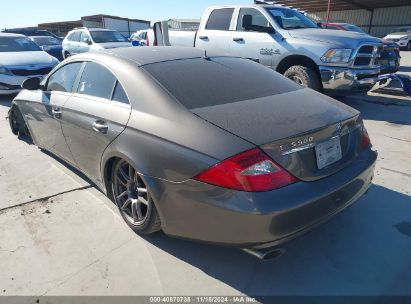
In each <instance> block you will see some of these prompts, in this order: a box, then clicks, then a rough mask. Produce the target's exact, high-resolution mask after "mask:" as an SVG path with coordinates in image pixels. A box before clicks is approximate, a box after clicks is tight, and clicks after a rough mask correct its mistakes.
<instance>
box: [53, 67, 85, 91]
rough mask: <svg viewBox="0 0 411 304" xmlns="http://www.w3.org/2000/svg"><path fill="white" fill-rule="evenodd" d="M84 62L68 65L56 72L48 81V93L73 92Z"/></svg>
mask: <svg viewBox="0 0 411 304" xmlns="http://www.w3.org/2000/svg"><path fill="white" fill-rule="evenodd" d="M82 65H83V63H82V62H75V63H70V64H67V65H65V66H63V67H61V68H60V69H58V70H57V71H56V72H54V73H53V74H52V75H51V76H50V77H49V79H48V81H47V91H57V92H72V90H73V85H74V82H75V81H76V78H77V76H78V73H79V72H80V69H81V66H82Z"/></svg>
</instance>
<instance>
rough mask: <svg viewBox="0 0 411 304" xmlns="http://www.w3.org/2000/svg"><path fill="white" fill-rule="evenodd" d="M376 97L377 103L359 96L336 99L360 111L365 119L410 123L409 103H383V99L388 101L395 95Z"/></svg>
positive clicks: (410, 110)
mask: <svg viewBox="0 0 411 304" xmlns="http://www.w3.org/2000/svg"><path fill="white" fill-rule="evenodd" d="M376 98H378V99H379V103H372V102H369V101H368V100H367V99H365V98H364V99H362V98H361V97H360V96H357V97H355V98H350V97H344V98H339V99H338V100H339V101H341V102H343V103H344V104H346V105H348V106H350V107H352V108H354V109H356V110H358V111H360V112H361V114H362V116H363V118H364V119H365V120H377V121H385V122H387V123H389V124H393V125H411V104H410V106H398V105H392V104H384V100H385V101H386V102H387V103H389V102H390V101H391V100H392V99H395V96H392V97H385V96H378V97H376ZM380 103H381V104H380Z"/></svg>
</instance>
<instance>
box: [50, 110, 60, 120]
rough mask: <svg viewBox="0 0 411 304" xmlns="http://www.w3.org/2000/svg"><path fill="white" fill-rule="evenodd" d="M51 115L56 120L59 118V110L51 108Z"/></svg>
mask: <svg viewBox="0 0 411 304" xmlns="http://www.w3.org/2000/svg"><path fill="white" fill-rule="evenodd" d="M51 113H52V114H53V116H54V117H56V118H61V109H60V108H52V109H51Z"/></svg>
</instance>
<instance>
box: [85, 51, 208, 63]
mask: <svg viewBox="0 0 411 304" xmlns="http://www.w3.org/2000/svg"><path fill="white" fill-rule="evenodd" d="M101 52H102V53H105V54H108V55H114V56H117V57H120V58H123V59H127V60H130V61H133V62H134V63H136V64H137V65H138V66H143V65H147V64H152V63H159V62H165V61H173V60H182V59H194V58H201V57H204V55H205V53H204V51H202V50H199V49H195V48H189V47H173V46H157V47H126V48H116V49H109V50H104V51H101ZM90 56H92V54H90Z"/></svg>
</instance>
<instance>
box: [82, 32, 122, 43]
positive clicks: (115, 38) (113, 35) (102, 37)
mask: <svg viewBox="0 0 411 304" xmlns="http://www.w3.org/2000/svg"><path fill="white" fill-rule="evenodd" d="M90 34H91V37H93V41H94V42H95V43H106V42H127V39H126V37H124V36H123V35H121V34H120V33H119V32H116V31H90Z"/></svg>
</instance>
